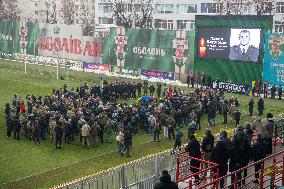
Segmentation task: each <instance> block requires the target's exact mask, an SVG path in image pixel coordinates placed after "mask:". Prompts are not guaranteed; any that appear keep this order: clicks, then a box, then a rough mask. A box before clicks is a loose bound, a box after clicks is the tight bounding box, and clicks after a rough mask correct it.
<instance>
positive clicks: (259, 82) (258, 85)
mask: <svg viewBox="0 0 284 189" xmlns="http://www.w3.org/2000/svg"><path fill="white" fill-rule="evenodd" d="M260 88H261V80H260V79H259V80H257V86H256V91H259V90H260Z"/></svg>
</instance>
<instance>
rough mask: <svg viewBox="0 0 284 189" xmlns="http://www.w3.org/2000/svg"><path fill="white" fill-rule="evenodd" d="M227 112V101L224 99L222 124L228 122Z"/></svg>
mask: <svg viewBox="0 0 284 189" xmlns="http://www.w3.org/2000/svg"><path fill="white" fill-rule="evenodd" d="M228 112H229V108H228V101H227V100H225V101H224V105H223V118H224V121H223V124H227V123H228Z"/></svg>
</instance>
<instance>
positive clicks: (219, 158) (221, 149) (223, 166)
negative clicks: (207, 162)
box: [212, 138, 229, 188]
mask: <svg viewBox="0 0 284 189" xmlns="http://www.w3.org/2000/svg"><path fill="white" fill-rule="evenodd" d="M228 160H229V152H228V150H227V148H226V145H225V143H224V142H223V141H222V138H219V140H218V142H217V143H216V145H215V146H214V147H213V149H212V161H213V162H214V163H217V164H219V177H223V176H225V175H226V174H227V171H228ZM223 187H224V179H222V180H221V181H220V188H223Z"/></svg>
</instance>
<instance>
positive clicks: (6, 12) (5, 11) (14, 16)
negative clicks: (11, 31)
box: [0, 0, 21, 20]
mask: <svg viewBox="0 0 284 189" xmlns="http://www.w3.org/2000/svg"><path fill="white" fill-rule="evenodd" d="M20 14H21V11H20V9H19V7H18V0H0V20H20Z"/></svg>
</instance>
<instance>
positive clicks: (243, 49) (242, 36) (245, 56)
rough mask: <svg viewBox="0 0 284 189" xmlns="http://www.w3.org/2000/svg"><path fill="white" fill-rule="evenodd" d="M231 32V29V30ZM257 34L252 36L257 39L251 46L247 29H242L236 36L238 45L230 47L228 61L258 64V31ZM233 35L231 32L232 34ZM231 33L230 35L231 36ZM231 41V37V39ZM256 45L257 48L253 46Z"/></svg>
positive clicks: (249, 33)
mask: <svg viewBox="0 0 284 189" xmlns="http://www.w3.org/2000/svg"><path fill="white" fill-rule="evenodd" d="M232 30H233V29H232ZM256 31H257V33H256V34H254V35H256V36H258V39H256V40H254V41H253V42H254V43H253V44H252V43H251V42H252V39H251V32H250V31H249V30H247V29H243V30H241V31H240V32H239V35H238V44H234V45H232V43H231V47H230V54H229V59H230V60H237V61H246V62H255V63H257V62H258V57H259V49H258V46H259V41H260V39H259V38H260V30H256ZM232 33H233V32H232ZM232 33H231V35H232ZM231 41H232V37H231ZM257 43H258V46H257V45H255V44H257Z"/></svg>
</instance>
